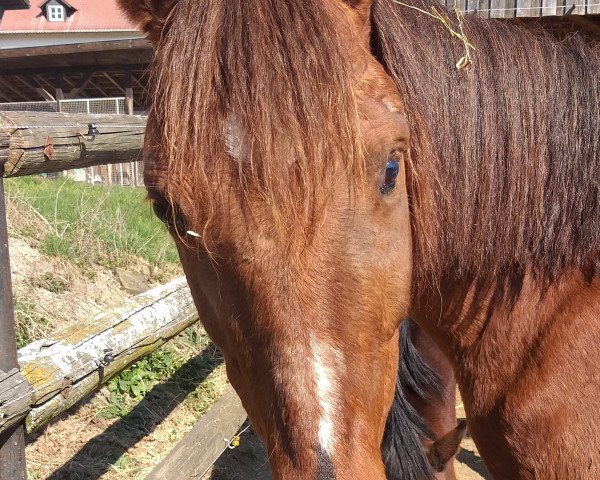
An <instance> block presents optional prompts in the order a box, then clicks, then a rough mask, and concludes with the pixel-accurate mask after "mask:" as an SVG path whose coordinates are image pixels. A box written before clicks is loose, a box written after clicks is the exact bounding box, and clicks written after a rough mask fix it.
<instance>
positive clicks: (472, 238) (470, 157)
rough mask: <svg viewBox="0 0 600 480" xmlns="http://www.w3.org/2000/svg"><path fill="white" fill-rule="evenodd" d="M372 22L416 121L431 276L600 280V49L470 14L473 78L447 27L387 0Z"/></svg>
mask: <svg viewBox="0 0 600 480" xmlns="http://www.w3.org/2000/svg"><path fill="white" fill-rule="evenodd" d="M408 3H409V4H410V5H413V6H416V7H419V8H421V9H423V10H430V8H431V6H433V5H438V4H437V2H434V0H424V1H421V0H408ZM446 15H448V17H449V18H451V19H456V17H455V14H454V13H453V12H449V11H446ZM373 18H374V25H375V32H376V36H377V37H378V38H375V39H374V43H375V48H376V49H378V50H379V52H378V54H379V55H380V57H381V61H382V62H383V63H384V65H385V67H386V68H387V69H388V71H389V72H390V73H391V75H392V76H393V78H394V79H395V81H396V84H397V85H398V88H399V89H400V91H401V94H402V95H403V97H404V98H405V101H406V108H407V114H408V116H409V123H410V125H411V160H412V164H413V165H412V168H411V169H410V170H411V173H412V178H410V179H409V189H410V191H411V201H412V212H413V225H414V227H413V228H414V237H415V248H416V252H415V254H416V258H415V266H416V272H417V273H418V275H419V277H420V278H429V279H431V278H439V277H440V275H444V274H445V275H451V274H452V273H451V272H454V271H455V272H456V274H457V275H468V276H472V277H474V278H485V277H488V278H490V279H494V278H497V276H503V275H513V274H514V272H523V271H524V270H525V269H530V270H531V271H532V272H533V273H534V275H536V276H537V277H538V278H539V279H543V280H551V279H553V278H556V277H557V276H559V275H560V274H561V273H564V272H567V271H569V270H573V269H582V270H584V271H586V272H587V273H589V272H597V267H598V263H599V259H600V253H599V252H600V55H599V53H600V52H599V51H598V50H597V49H596V50H595V51H593V50H592V49H591V48H590V46H589V45H586V44H585V43H584V42H583V40H581V39H580V38H578V37H576V36H575V37H571V38H569V39H567V40H564V41H562V42H560V43H559V42H558V41H556V40H555V39H553V38H552V37H549V36H548V35H545V34H543V33H541V32H532V31H531V30H526V29H524V28H522V27H519V26H515V25H508V24H505V23H501V22H499V21H489V20H483V19H480V18H477V17H467V18H465V20H464V31H465V34H466V36H467V38H468V40H469V41H470V42H471V43H472V44H473V45H474V47H475V50H474V51H473V52H471V55H472V57H473V66H472V70H471V73H470V74H467V73H465V72H464V71H460V70H457V69H456V67H455V63H456V60H457V59H459V58H460V57H461V56H462V55H464V44H463V42H461V41H460V40H458V39H456V38H454V37H452V36H451V35H450V34H449V32H448V31H447V30H446V28H445V27H444V26H443V25H442V24H441V23H440V22H439V21H437V20H435V19H432V18H431V17H429V16H427V15H425V14H423V13H422V12H419V11H416V10H414V9H412V8H407V7H406V6H402V5H399V4H398V3H396V2H395V1H394V0H379V1H378V2H376V5H375V8H374V12H373Z"/></svg>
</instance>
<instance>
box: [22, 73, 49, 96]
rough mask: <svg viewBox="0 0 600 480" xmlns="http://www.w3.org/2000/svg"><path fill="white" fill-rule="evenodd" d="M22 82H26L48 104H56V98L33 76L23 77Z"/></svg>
mask: <svg viewBox="0 0 600 480" xmlns="http://www.w3.org/2000/svg"><path fill="white" fill-rule="evenodd" d="M21 80H23V81H24V82H26V83H27V84H28V85H29V86H30V87H31V88H33V89H34V90H35V91H36V92H37V93H38V94H40V95H41V96H42V98H43V99H44V100H46V101H48V102H54V101H56V99H55V98H54V96H53V95H52V94H51V93H50V92H49V91H48V90H46V89H45V88H44V87H43V86H42V85H41V83H40V82H39V81H38V79H37V78H35V77H34V76H33V75H26V76H23V77H21Z"/></svg>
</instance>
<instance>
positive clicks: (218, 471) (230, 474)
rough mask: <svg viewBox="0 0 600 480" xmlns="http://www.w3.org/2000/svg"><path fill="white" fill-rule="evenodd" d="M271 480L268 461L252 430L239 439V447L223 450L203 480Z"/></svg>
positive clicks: (260, 442)
mask: <svg viewBox="0 0 600 480" xmlns="http://www.w3.org/2000/svg"><path fill="white" fill-rule="evenodd" d="M234 479H235V480H271V473H270V471H269V460H268V458H267V452H266V450H265V448H264V446H263V443H262V441H261V440H260V438H259V437H258V435H257V434H256V432H254V430H253V429H252V428H250V429H248V430H247V431H246V432H245V433H244V434H243V435H242V436H241V438H240V446H239V447H237V448H234V449H233V450H225V452H224V453H223V454H222V455H221V456H220V457H219V459H218V460H217V461H216V463H215V464H214V465H213V467H212V469H211V471H210V473H208V474H207V475H205V476H204V477H203V480H234Z"/></svg>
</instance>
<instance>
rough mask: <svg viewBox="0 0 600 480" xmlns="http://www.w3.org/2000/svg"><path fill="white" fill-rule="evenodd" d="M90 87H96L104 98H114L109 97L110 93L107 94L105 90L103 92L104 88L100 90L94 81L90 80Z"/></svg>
mask: <svg viewBox="0 0 600 480" xmlns="http://www.w3.org/2000/svg"><path fill="white" fill-rule="evenodd" d="M88 85H90V86H92V87H94V88H95V89H96V90H98V91H99V92H100V94H101V95H103V96H105V97H111V96H112V95H109V94H108V93H106V91H105V90H103V89H102V88H100V87H99V86H98V84H97V83H95V82H94V81H92V80H90V81H89V83H88Z"/></svg>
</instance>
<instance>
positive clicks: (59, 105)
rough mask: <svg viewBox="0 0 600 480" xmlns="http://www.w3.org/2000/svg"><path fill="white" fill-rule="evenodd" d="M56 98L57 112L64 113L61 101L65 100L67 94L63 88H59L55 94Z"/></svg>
mask: <svg viewBox="0 0 600 480" xmlns="http://www.w3.org/2000/svg"><path fill="white" fill-rule="evenodd" d="M54 96H55V97H56V111H57V112H62V103H61V100H64V99H65V94H64V92H63V89H62V88H57V89H56V90H55V92H54Z"/></svg>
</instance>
